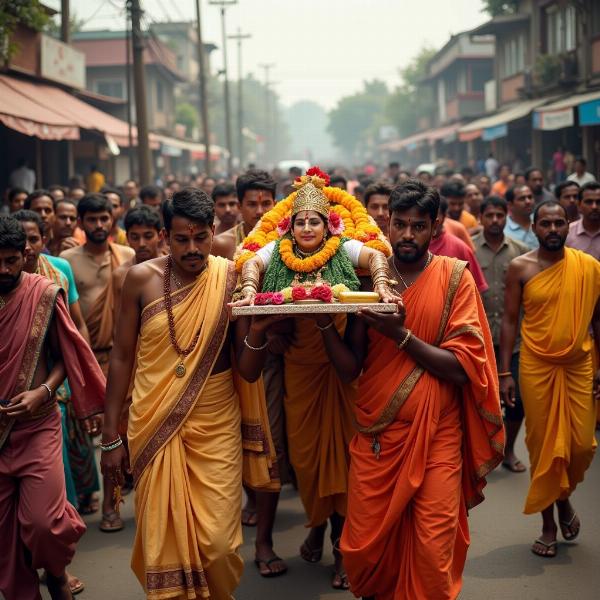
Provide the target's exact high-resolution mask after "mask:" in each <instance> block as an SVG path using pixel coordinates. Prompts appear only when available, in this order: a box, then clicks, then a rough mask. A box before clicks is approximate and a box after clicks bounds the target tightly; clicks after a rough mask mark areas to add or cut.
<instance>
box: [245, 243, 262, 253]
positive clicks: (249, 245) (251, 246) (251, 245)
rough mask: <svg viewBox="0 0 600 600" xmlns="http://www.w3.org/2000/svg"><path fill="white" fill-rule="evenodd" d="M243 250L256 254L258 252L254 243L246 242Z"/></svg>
mask: <svg viewBox="0 0 600 600" xmlns="http://www.w3.org/2000/svg"><path fill="white" fill-rule="evenodd" d="M244 250H250V252H257V251H258V250H260V246H259V245H258V244H257V243H256V242H248V243H247V244H244Z"/></svg>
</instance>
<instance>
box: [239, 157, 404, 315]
mask: <svg viewBox="0 0 600 600" xmlns="http://www.w3.org/2000/svg"><path fill="white" fill-rule="evenodd" d="M328 184H329V176H328V175H327V174H326V173H323V172H322V171H320V170H319V169H318V168H317V167H313V168H312V169H309V170H308V171H307V173H306V175H304V176H302V177H299V178H297V179H296V181H295V182H294V188H295V189H296V191H294V192H293V193H292V194H290V195H289V196H288V197H287V198H286V199H285V200H283V201H281V202H279V203H278V204H277V205H276V207H275V208H274V209H272V210H271V211H269V212H268V213H267V214H266V215H265V216H264V217H263V218H262V219H261V221H260V222H259V223H258V225H257V226H256V228H255V229H254V230H253V231H252V232H251V234H250V235H249V236H248V237H247V238H246V239H245V240H244V243H243V246H242V251H241V254H240V255H239V257H238V258H237V261H236V266H237V268H238V270H239V271H241V273H242V277H241V279H242V289H241V295H242V301H241V302H238V303H237V304H238V305H240V304H253V303H255V304H283V303H284V302H292V301H298V300H306V299H311V300H316V301H319V300H320V301H323V302H330V301H335V300H337V299H339V297H340V294H342V297H343V293H344V292H348V291H358V290H359V287H360V282H359V279H358V277H357V274H356V270H357V269H360V270H368V271H369V272H370V274H371V278H372V282H373V290H374V292H376V293H377V294H379V299H380V300H381V301H383V302H396V301H398V297H397V296H396V294H395V293H394V292H393V291H392V289H391V286H390V281H391V278H390V273H389V267H388V263H387V260H386V256H389V254H390V253H391V249H390V247H389V245H388V244H387V242H386V241H385V238H384V236H383V234H382V233H381V231H380V229H379V228H378V227H377V226H376V225H375V224H374V222H373V221H372V220H371V219H370V217H369V215H368V214H367V211H366V209H365V208H364V207H363V205H362V204H361V203H360V202H359V201H358V200H356V199H355V198H354V197H353V196H351V195H350V194H348V193H347V192H346V191H344V190H342V189H339V188H334V187H328ZM261 278H262V289H261V290H259V283H260V280H261Z"/></svg>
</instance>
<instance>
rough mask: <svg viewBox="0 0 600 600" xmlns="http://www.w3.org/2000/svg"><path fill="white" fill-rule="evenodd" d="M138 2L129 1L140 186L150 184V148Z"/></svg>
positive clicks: (142, 43)
mask: <svg viewBox="0 0 600 600" xmlns="http://www.w3.org/2000/svg"><path fill="white" fill-rule="evenodd" d="M141 18H142V8H141V6H140V0H131V38H132V41H133V86H134V90H135V115H136V125H137V144H138V167H139V175H140V184H141V185H147V184H149V183H150V182H151V167H150V147H149V145H148V120H147V117H148V113H147V107H146V77H145V72H144V45H145V44H144V34H143V33H142V29H141V25H140V21H141Z"/></svg>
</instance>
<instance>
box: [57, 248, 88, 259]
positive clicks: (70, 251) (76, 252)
mask: <svg viewBox="0 0 600 600" xmlns="http://www.w3.org/2000/svg"><path fill="white" fill-rule="evenodd" d="M82 255H83V246H74V247H73V248H67V249H66V250H63V251H62V252H61V253H60V254H59V255H58V256H59V257H60V258H64V259H65V260H69V261H70V260H71V259H72V258H73V257H75V256H82Z"/></svg>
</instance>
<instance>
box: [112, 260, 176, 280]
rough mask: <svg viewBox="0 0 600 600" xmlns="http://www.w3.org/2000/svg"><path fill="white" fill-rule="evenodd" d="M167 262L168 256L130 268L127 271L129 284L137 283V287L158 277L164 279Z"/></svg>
mask: <svg viewBox="0 0 600 600" xmlns="http://www.w3.org/2000/svg"><path fill="white" fill-rule="evenodd" d="M166 262H167V257H166V256H159V257H158V258H152V259H150V260H146V261H144V262H143V263H140V264H138V265H132V266H130V267H129V269H127V283H128V284H129V283H130V282H132V283H133V282H135V284H136V285H140V284H143V283H147V282H149V281H150V280H152V279H154V278H155V277H157V276H158V277H160V278H162V275H163V272H164V270H165V264H166ZM121 266H124V265H121ZM119 268H120V267H119Z"/></svg>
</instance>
